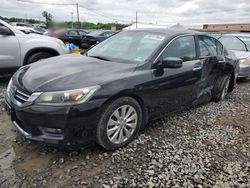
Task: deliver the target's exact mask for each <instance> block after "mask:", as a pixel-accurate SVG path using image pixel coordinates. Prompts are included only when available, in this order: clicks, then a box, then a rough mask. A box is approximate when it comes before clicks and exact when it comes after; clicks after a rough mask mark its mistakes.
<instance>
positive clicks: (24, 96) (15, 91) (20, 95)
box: [9, 83, 31, 105]
mask: <svg viewBox="0 0 250 188" xmlns="http://www.w3.org/2000/svg"><path fill="white" fill-rule="evenodd" d="M9 94H10V96H12V97H13V98H14V99H15V101H16V103H17V104H18V105H23V104H24V103H26V102H27V101H28V100H29V98H30V96H31V94H29V93H28V92H25V91H23V90H20V89H19V88H18V87H17V86H16V85H14V84H13V83H10V86H9Z"/></svg>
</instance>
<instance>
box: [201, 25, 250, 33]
mask: <svg viewBox="0 0 250 188" xmlns="http://www.w3.org/2000/svg"><path fill="white" fill-rule="evenodd" d="M202 31H206V32H250V24H204V25H203V29H202Z"/></svg>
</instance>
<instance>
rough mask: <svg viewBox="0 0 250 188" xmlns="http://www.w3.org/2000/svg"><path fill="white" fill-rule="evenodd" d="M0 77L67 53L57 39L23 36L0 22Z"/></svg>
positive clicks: (23, 34)
mask: <svg viewBox="0 0 250 188" xmlns="http://www.w3.org/2000/svg"><path fill="white" fill-rule="evenodd" d="M0 44H1V46H0V75H3V74H11V73H14V72H15V71H16V70H17V69H18V68H19V67H21V66H23V65H27V64H30V63H33V62H35V61H38V60H41V59H45V58H49V57H52V56H57V55H62V54H66V53H68V50H67V48H66V47H65V45H64V43H63V42H62V41H60V40H58V39H55V38H52V37H47V36H42V35H37V34H25V33H23V32H21V31H19V30H18V29H16V28H15V27H13V26H11V25H9V24H7V23H6V22H4V21H2V20H0Z"/></svg>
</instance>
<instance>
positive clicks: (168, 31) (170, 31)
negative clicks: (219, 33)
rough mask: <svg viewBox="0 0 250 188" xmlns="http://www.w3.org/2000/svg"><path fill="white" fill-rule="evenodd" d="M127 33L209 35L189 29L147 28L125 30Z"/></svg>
mask: <svg viewBox="0 0 250 188" xmlns="http://www.w3.org/2000/svg"><path fill="white" fill-rule="evenodd" d="M125 31H145V32H155V33H162V34H167V35H181V34H202V35H207V34H206V33H202V32H198V31H194V30H188V29H163V28H160V29H159V28H145V29H133V30H125Z"/></svg>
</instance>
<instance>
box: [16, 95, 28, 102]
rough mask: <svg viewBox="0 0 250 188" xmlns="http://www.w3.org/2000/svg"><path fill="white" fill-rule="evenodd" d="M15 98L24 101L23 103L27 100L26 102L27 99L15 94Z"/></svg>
mask: <svg viewBox="0 0 250 188" xmlns="http://www.w3.org/2000/svg"><path fill="white" fill-rule="evenodd" d="M15 97H16V98H18V99H20V100H22V101H24V102H27V100H28V99H27V98H24V97H23V96H21V95H20V94H16V95H15Z"/></svg>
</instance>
